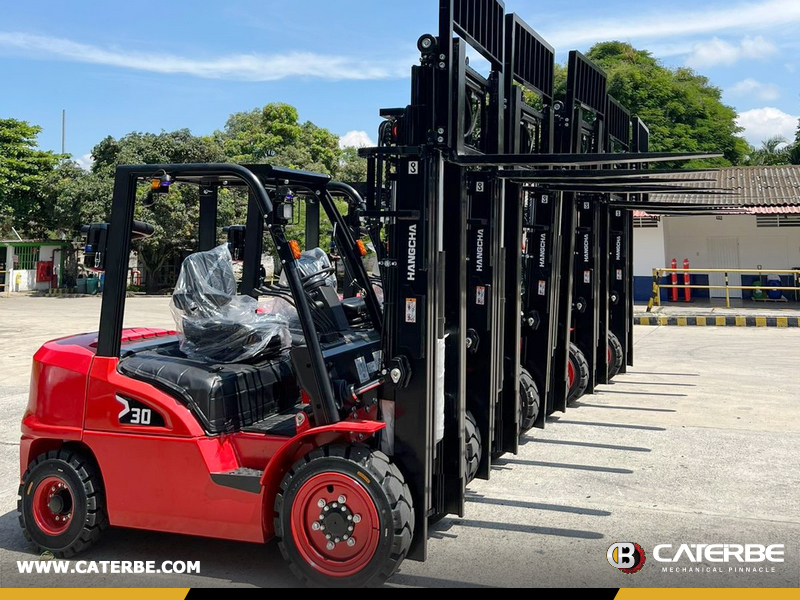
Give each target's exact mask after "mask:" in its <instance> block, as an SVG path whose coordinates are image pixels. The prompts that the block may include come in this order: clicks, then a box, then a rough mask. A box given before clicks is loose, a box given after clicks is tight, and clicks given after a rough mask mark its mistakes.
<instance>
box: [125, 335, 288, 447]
mask: <svg viewBox="0 0 800 600" xmlns="http://www.w3.org/2000/svg"><path fill="white" fill-rule="evenodd" d="M119 367H120V371H121V372H122V373H123V374H124V375H126V376H128V377H131V378H132V379H136V380H139V381H144V382H146V383H149V384H151V385H153V386H155V387H157V388H158V389H160V390H162V391H164V392H166V393H168V394H170V395H171V396H173V397H175V398H176V399H177V400H179V401H180V402H183V403H184V404H186V405H187V406H188V407H189V409H190V410H191V411H192V412H193V413H194V414H195V416H196V417H197V418H198V420H199V421H200V422H201V423H202V425H203V427H204V429H205V430H206V431H207V432H208V433H211V434H218V433H228V432H232V431H238V430H240V429H242V428H244V427H249V426H250V425H252V424H254V423H257V422H259V421H262V420H264V419H265V418H267V417H268V416H269V415H271V414H274V413H275V412H279V411H282V410H285V409H286V408H289V407H291V406H294V405H295V404H296V403H297V402H298V400H299V397H300V390H299V389H298V387H297V382H296V379H295V377H294V374H293V370H292V367H291V360H290V358H289V356H288V354H287V353H282V354H277V355H275V356H273V357H272V358H271V359H269V360H263V359H261V360H260V362H256V363H237V364H211V363H208V362H205V361H201V360H192V359H190V358H186V356H185V355H183V354H182V353H181V352H180V350H179V349H178V347H177V345H176V344H174V345H170V346H168V347H164V348H159V349H156V350H146V351H143V352H138V353H136V354H133V355H131V356H128V357H126V358H123V359H122V360H121V361H120V365H119Z"/></svg>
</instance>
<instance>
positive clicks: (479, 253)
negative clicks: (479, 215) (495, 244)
mask: <svg viewBox="0 0 800 600" xmlns="http://www.w3.org/2000/svg"><path fill="white" fill-rule="evenodd" d="M483 236H484V231H483V229H479V230H478V239H477V241H476V242H475V243H476V248H475V270H476V271H477V272H478V273H483Z"/></svg>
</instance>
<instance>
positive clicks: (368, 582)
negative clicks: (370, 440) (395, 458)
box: [275, 445, 414, 587]
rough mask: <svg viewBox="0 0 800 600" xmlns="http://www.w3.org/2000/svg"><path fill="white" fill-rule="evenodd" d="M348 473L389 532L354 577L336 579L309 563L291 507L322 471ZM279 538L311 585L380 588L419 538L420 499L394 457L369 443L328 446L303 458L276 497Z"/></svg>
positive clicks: (294, 567)
mask: <svg viewBox="0 0 800 600" xmlns="http://www.w3.org/2000/svg"><path fill="white" fill-rule="evenodd" d="M329 472H334V473H338V474H343V475H346V476H348V477H350V478H352V479H353V481H354V482H356V483H358V484H359V485H361V486H362V487H363V488H364V489H365V490H366V491H367V493H368V494H369V496H370V498H371V499H372V501H373V502H374V503H375V508H376V509H377V511H378V515H379V519H380V527H381V530H382V531H383V535H382V539H381V542H380V544H379V545H378V548H377V550H376V552H375V555H374V556H373V558H372V560H371V561H370V563H369V564H368V565H367V566H366V567H364V568H363V569H362V570H361V571H359V572H358V573H356V574H355V575H352V576H350V577H342V578H331V577H327V576H325V575H324V574H322V573H320V572H319V571H317V570H316V569H314V567H313V566H311V565H310V564H308V563H307V562H306V561H305V560H304V559H303V558H302V555H301V554H300V553H299V551H298V549H297V546H296V545H295V542H294V539H293V538H292V535H291V531H292V527H291V506H292V502H293V501H294V498H295V496H296V494H297V492H298V490H299V489H300V487H301V486H302V485H303V484H304V483H305V482H306V481H308V480H309V479H310V478H312V477H314V476H316V475H319V474H320V473H329ZM275 512H276V513H277V515H278V516H277V517H276V518H275V537H276V538H277V539H278V547H279V548H280V551H281V554H283V557H284V558H285V559H286V560H287V561H288V562H289V565H290V567H291V569H292V571H293V572H294V574H295V575H297V577H298V578H299V579H300V581H302V582H303V583H305V584H306V585H308V586H311V587H375V586H380V585H383V583H384V582H385V581H386V580H387V579H389V577H391V576H392V575H393V574H394V573H395V571H396V570H397V568H398V567H399V566H400V563H402V562H403V559H405V557H406V554H407V553H408V549H409V548H410V547H411V540H412V538H413V537H414V501H413V498H412V496H411V490H410V489H409V487H408V485H407V484H406V482H405V478H404V477H403V474H402V473H401V472H400V470H399V469H398V468H397V467H396V466H395V465H393V464H392V463H391V461H390V460H389V457H388V456H386V455H385V454H384V453H382V452H379V451H377V450H372V449H370V448H369V447H367V446H361V445H359V446H348V445H331V446H323V447H322V448H318V449H316V450H313V451H312V452H309V453H308V454H306V455H305V456H304V457H303V458H301V459H300V460H299V461H297V462H296V463H295V464H294V465H293V466H292V468H291V469H290V470H289V472H288V473H287V474H286V475H285V476H284V478H283V481H282V482H281V486H280V491H279V492H278V494H277V495H276V497H275Z"/></svg>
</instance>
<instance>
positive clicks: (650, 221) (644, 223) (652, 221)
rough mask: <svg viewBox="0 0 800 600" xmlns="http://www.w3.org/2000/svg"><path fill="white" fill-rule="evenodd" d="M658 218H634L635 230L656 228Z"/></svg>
mask: <svg viewBox="0 0 800 600" xmlns="http://www.w3.org/2000/svg"><path fill="white" fill-rule="evenodd" d="M658 221H659V218H658V217H636V218H634V219H633V227H634V228H635V229H653V228H657V227H658Z"/></svg>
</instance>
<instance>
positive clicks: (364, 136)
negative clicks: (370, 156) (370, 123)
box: [339, 131, 375, 148]
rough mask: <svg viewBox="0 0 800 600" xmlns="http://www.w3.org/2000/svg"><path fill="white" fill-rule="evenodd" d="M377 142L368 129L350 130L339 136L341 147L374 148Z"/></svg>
mask: <svg viewBox="0 0 800 600" xmlns="http://www.w3.org/2000/svg"><path fill="white" fill-rule="evenodd" d="M373 146H375V142H373V141H372V138H370V137H369V134H368V133H367V132H366V131H350V132H348V133H346V134H345V135H343V136H342V137H341V138H339V147H340V148H372V147H373Z"/></svg>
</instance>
